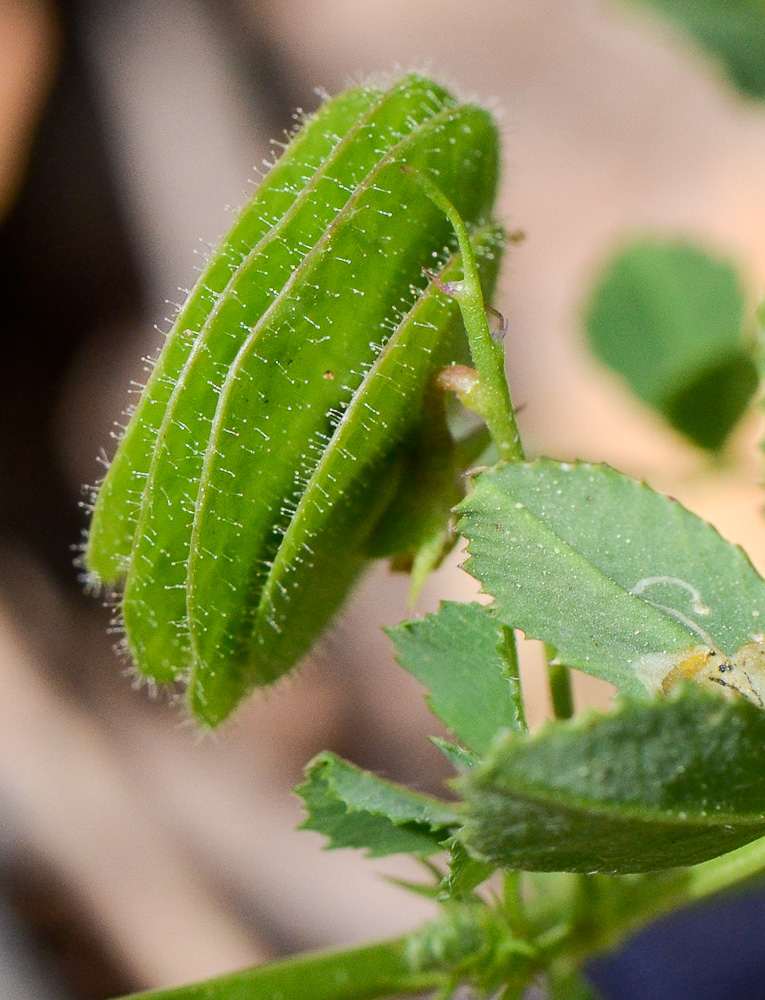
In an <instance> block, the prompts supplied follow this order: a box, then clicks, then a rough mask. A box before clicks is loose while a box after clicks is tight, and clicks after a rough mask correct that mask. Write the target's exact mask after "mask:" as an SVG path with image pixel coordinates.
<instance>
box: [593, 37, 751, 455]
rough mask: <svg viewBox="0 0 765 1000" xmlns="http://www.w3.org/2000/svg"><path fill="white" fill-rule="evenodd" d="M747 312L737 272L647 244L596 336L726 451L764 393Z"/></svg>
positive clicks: (623, 272)
mask: <svg viewBox="0 0 765 1000" xmlns="http://www.w3.org/2000/svg"><path fill="white" fill-rule="evenodd" d="M764 55H765V50H764ZM745 305H746V303H745V299H744V293H743V291H742V289H741V286H740V283H739V279H738V276H737V274H736V271H735V269H734V268H733V267H732V265H730V264H729V263H727V262H725V261H722V260H717V259H716V258H714V257H711V256H709V255H708V254H707V253H705V252H704V251H702V250H700V249H699V248H698V247H694V246H691V245H690V244H687V243H670V242H666V241H660V240H652V239H645V240H642V241H640V242H637V243H634V244H632V245H631V246H628V247H626V248H625V249H623V250H621V251H620V252H619V253H617V255H616V256H615V257H614V258H613V259H612V260H611V261H610V262H609V264H608V265H607V267H606V269H605V272H604V273H603V275H602V276H601V278H600V280H599V282H598V284H597V287H596V288H595V290H594V293H593V295H592V298H591V301H590V303H589V307H588V310H587V316H586V325H587V332H588V335H589V340H590V344H591V346H592V349H593V351H594V352H595V354H596V355H597V357H598V358H599V359H600V360H601V361H602V362H604V364H606V365H608V366H609V367H610V368H612V369H613V370H614V371H616V372H617V373H618V374H619V375H621V376H622V377H623V378H624V379H625V381H626V382H627V384H628V385H629V386H630V388H631V389H632V391H633V392H634V393H635V395H637V396H638V398H639V399H641V400H642V401H643V402H644V403H647V404H648V405H649V406H651V407H652V408H653V409H654V410H656V411H657V412H658V413H660V414H661V415H662V416H663V417H664V418H665V419H667V420H668V421H669V422H670V423H671V424H672V426H673V427H675V428H676V429H677V430H679V431H681V432H682V433H683V434H685V435H687V436H688V437H689V438H690V439H691V440H692V441H694V442H695V443H696V444H698V445H700V446H701V447H702V448H706V449H709V450H711V451H716V450H718V449H719V448H721V447H722V445H723V444H724V443H725V439H726V438H727V436H728V434H729V433H730V431H731V430H732V429H733V427H734V426H735V424H736V422H737V421H738V419H739V418H740V417H741V415H742V414H743V413H744V411H745V410H746V408H747V405H748V403H749V401H750V400H751V398H752V395H753V394H754V392H755V390H756V388H757V381H758V376H757V367H756V363H755V357H754V345H753V344H752V343H750V342H748V341H747V340H746V339H745V336H744V332H743V324H744V313H745Z"/></svg>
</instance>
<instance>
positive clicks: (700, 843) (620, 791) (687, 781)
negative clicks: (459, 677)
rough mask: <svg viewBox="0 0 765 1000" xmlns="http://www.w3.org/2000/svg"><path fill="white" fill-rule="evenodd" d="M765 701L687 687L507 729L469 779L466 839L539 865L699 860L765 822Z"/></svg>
mask: <svg viewBox="0 0 765 1000" xmlns="http://www.w3.org/2000/svg"><path fill="white" fill-rule="evenodd" d="M763 745H765V713H763V712H762V711H761V710H760V709H759V708H757V707H755V706H754V705H752V704H751V703H750V702H748V701H747V700H746V699H743V698H742V699H738V700H737V701H735V702H729V701H726V700H724V699H722V698H720V697H719V696H718V695H715V694H714V693H712V692H705V691H701V690H698V689H696V688H691V687H684V688H683V689H681V690H680V691H679V692H676V693H675V694H673V695H672V696H671V697H670V698H666V699H659V700H656V701H653V702H650V703H644V702H634V701H625V702H623V703H621V704H620V705H619V706H618V709H617V710H616V711H614V712H613V713H612V714H609V715H605V716H596V715H594V714H593V713H588V714H587V715H586V716H584V717H580V718H579V719H578V720H576V721H574V722H569V721H566V722H556V723H550V724H548V725H547V726H545V727H544V728H543V729H542V730H540V731H539V732H538V733H537V734H535V735H534V736H527V735H523V734H511V735H507V736H505V737H503V738H501V739H500V740H499V741H498V743H497V744H496V745H495V746H494V747H493V749H492V751H491V753H490V754H489V755H488V756H487V757H486V758H485V760H484V761H483V762H482V763H481V764H480V765H479V766H478V767H477V768H474V769H473V770H472V771H470V772H468V773H467V774H466V775H465V776H463V777H462V778H460V779H459V781H458V787H459V789H460V791H461V793H462V794H463V795H464V798H465V802H466V805H465V810H464V816H465V826H464V828H463V830H462V831H461V832H460V834H459V836H460V839H461V840H463V842H464V843H465V844H466V845H467V847H468V848H469V849H470V850H471V851H473V852H474V853H476V854H477V856H478V857H480V858H482V859H483V860H486V861H490V862H493V863H495V864H498V865H501V866H504V867H507V868H520V869H531V870H537V871H561V870H566V871H577V872H603V873H610V874H615V873H628V872H646V871H653V870H658V869H664V868H671V867H675V866H679V865H691V864H696V863H697V862H700V861H705V860H707V859H708V858H712V857H715V856H717V855H719V854H723V853H726V852H727V851H731V850H733V849H734V848H736V847H739V846H741V845H742V844H746V843H748V842H749V841H752V840H755V839H756V838H759V837H761V836H763V834H765V772H764V771H763V768H762V747H763Z"/></svg>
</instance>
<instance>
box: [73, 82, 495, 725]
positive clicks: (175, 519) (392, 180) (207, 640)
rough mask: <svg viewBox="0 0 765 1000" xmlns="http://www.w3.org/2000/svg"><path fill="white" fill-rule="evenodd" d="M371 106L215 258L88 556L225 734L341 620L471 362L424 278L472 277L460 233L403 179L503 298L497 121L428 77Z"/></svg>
mask: <svg viewBox="0 0 765 1000" xmlns="http://www.w3.org/2000/svg"><path fill="white" fill-rule="evenodd" d="M362 91H363V93H362ZM353 94H354V95H355V96H354V97H352V98H351V97H350V96H349V95H342V96H341V98H336V99H335V101H338V102H340V103H339V105H338V106H337V109H336V111H334V112H333V111H332V109H333V108H334V107H335V102H332V101H331V102H329V104H328V105H327V106H326V109H324V110H322V111H320V112H319V114H318V116H317V118H316V119H314V121H313V122H312V123H310V124H309V125H308V129H309V130H311V129H315V130H316V131H314V132H312V133H311V134H312V135H313V136H314V139H315V142H314V143H313V144H309V152H310V151H312V152H313V159H311V160H310V164H309V165H306V164H305V163H304V164H303V166H302V170H303V173H302V174H299V176H298V175H295V176H294V177H292V179H291V180H290V179H289V178H290V177H291V176H292V175H291V174H290V173H289V168H290V164H293V163H294V161H295V160H297V161H301V162H302V160H303V159H304V157H303V155H302V153H300V150H301V149H302V148H303V147H302V145H301V144H302V143H304V142H305V141H306V139H305V135H304V133H299V134H298V137H297V138H296V140H293V142H296V143H297V144H298V150H297V153H295V152H294V151H293V149H292V146H289V147H288V148H287V151H286V152H285V154H284V157H283V160H284V159H285V158H286V163H287V168H288V173H287V179H286V180H285V179H283V180H282V181H279V182H278V183H277V182H275V181H274V180H273V178H274V175H275V174H276V172H277V171H279V170H280V169H281V165H282V162H283V160H280V161H279V163H278V164H277V165H276V166H275V167H274V168H273V169H272V171H271V172H270V173H269V174H268V178H267V179H268V180H269V181H271V185H270V187H271V188H273V189H274V190H276V192H277V193H279V194H280V195H281V192H282V190H283V188H285V187H286V188H287V189H288V190H289V192H290V194H291V196H292V197H291V200H290V199H282V201H280V202H279V209H278V211H277V209H276V208H273V207H272V208H264V207H263V206H261V208H260V209H259V210H258V212H256V213H253V211H252V209H251V208H248V209H245V211H244V213H243V215H242V216H240V220H239V221H238V222H237V224H236V226H235V231H236V229H237V227H240V228H241V227H242V225H243V223H242V222H241V220H242V218H245V217H247V218H249V217H250V216H253V217H256V219H260V221H261V222H263V223H264V224H263V225H262V227H261V228H262V232H261V231H260V230H258V229H257V227H256V226H254V224H253V226H251V227H250V231H248V235H249V236H250V237H251V240H252V242H251V245H250V247H249V249H248V251H247V253H246V254H242V253H238V254H237V253H233V252H232V250H231V249H230V247H231V245H232V244H235V245H236V246H238V247H241V245H242V244H243V242H244V235H241V234H240V235H239V236H237V237H236V238H234V237H233V236H229V237H228V238H227V239H226V240H224V243H223V245H222V247H221V250H220V251H218V253H216V255H214V257H213V261H212V262H211V265H210V267H213V264H214V263H215V262H216V261H217V258H218V257H219V256H220V257H222V258H223V263H222V264H215V266H214V267H213V272H214V275H215V276H216V279H215V281H214V282H213V285H214V288H213V289H212V291H211V290H210V287H212V286H210V282H209V281H208V280H207V275H206V274H205V275H203V276H202V278H201V279H200V283H199V284H198V285H197V287H196V289H195V290H194V292H192V297H191V300H190V302H192V303H194V302H196V306H195V307H194V309H192V313H193V315H194V316H195V317H196V318H197V320H198V322H195V324H191V323H190V321H189V320H188V316H187V313H188V310H189V309H190V308H191V306H190V305H188V304H187V306H185V307H184V310H182V312H181V314H180V316H179V319H178V321H177V323H176V326H175V327H174V329H173V331H172V332H171V334H170V337H169V339H168V342H167V345H166V347H165V350H164V351H163V353H162V355H161V357H160V360H159V362H158V367H157V368H156V369H155V373H154V375H153V377H152V379H151V380H150V383H149V386H148V387H147V390H146V393H145V397H142V399H144V398H148V399H149V400H150V401H149V402H146V403H143V402H142V404H139V409H138V410H137V412H136V417H135V418H134V420H133V421H132V422H131V424H130V426H129V428H128V431H127V432H126V436H125V439H124V440H123V442H122V445H121V446H120V449H119V451H118V453H117V457H116V458H115V462H114V463H113V465H112V467H111V469H110V472H109V473H108V474H107V478H106V480H105V482H104V484H103V486H102V488H101V493H100V494H99V499H98V501H97V504H96V510H95V513H94V526H93V531H92V534H91V544H90V548H89V550H88V554H87V557H86V558H87V562H88V565H89V567H90V568H91V569H92V570H93V571H94V572H96V573H99V574H100V575H101V576H103V577H104V579H106V580H107V581H109V582H111V581H113V580H114V578H115V575H119V572H123V573H124V572H125V571H126V580H125V585H124V596H123V605H122V611H123V619H124V626H125V634H126V640H127V646H128V649H129V651H130V653H131V655H132V657H133V659H134V661H135V663H136V665H137V667H138V669H139V670H140V671H141V672H142V673H143V674H144V675H146V676H147V677H150V678H152V679H154V680H156V681H159V682H167V681H172V680H175V679H178V678H181V679H185V680H187V681H188V691H189V699H188V700H189V704H190V706H191V709H192V712H193V713H194V715H195V716H196V718H197V719H198V721H200V722H201V723H203V724H206V725H211V726H212V725H216V724H217V723H218V722H220V721H221V720H222V719H224V718H225V717H226V716H227V715H228V714H229V713H230V712H231V711H232V709H233V708H234V707H235V706H236V704H237V703H238V701H239V700H240V699H241V698H242V697H243V696H244V695H245V694H246V693H247V692H248V691H249V690H250V689H251V688H252V687H253V686H256V685H259V684H265V683H269V682H271V681H273V680H275V679H276V678H277V677H279V676H280V675H281V674H283V673H284V672H285V671H286V670H288V669H289V668H290V667H291V666H292V665H293V664H294V663H295V661H296V660H297V659H298V658H299V657H300V656H301V655H302V654H303V653H305V652H306V651H307V649H308V648H309V647H310V645H311V644H312V642H313V641H314V640H315V638H316V636H317V635H318V633H319V632H320V631H321V630H322V629H323V628H324V627H325V626H326V625H327V623H328V622H329V620H330V619H331V617H332V615H333V614H334V613H335V611H336V610H337V608H338V606H339V604H340V603H341V602H342V600H343V598H344V597H345V594H346V593H347V591H348V589H349V587H350V586H351V584H352V583H353V581H354V580H355V578H356V576H357V575H358V573H359V571H360V570H361V568H362V567H363V565H364V563H365V562H366V560H367V554H366V552H365V545H366V542H367V540H368V538H369V536H370V534H371V533H372V531H373V529H374V526H375V524H376V523H377V521H378V520H379V519H380V518H381V517H382V516H383V514H384V513H385V512H386V508H387V507H388V506H389V505H390V503H391V500H392V498H393V496H394V495H395V492H396V489H397V487H398V480H399V477H400V474H401V469H402V464H403V460H402V455H403V453H404V451H405V447H406V442H407V440H408V439H409V438H410V437H411V436H412V435H416V432H417V427H418V426H419V424H420V422H421V421H422V419H423V418H422V409H423V406H424V401H425V392H426V387H427V385H428V383H429V381H430V378H431V376H432V375H433V373H434V372H435V371H436V370H437V368H438V367H440V366H442V365H443V364H446V363H448V362H449V361H450V360H451V359H452V356H453V354H454V353H457V354H461V352H462V351H463V350H464V348H463V347H461V346H458V345H459V344H460V341H461V340H462V339H463V338H464V333H463V332H462V329H461V323H460V320H459V311H458V308H457V305H456V303H454V302H453V301H452V300H450V299H449V298H448V297H446V296H443V295H442V294H440V293H438V291H437V289H434V288H432V287H428V284H427V278H426V277H425V276H424V275H423V273H422V268H423V266H429V267H431V268H434V269H435V270H436V271H440V272H442V275H443V277H444V278H446V279H447V280H448V279H453V278H456V277H459V276H460V274H461V271H460V267H459V257H458V255H455V253H454V249H453V244H454V240H453V237H452V234H451V231H450V224H449V223H448V221H447V220H446V219H445V218H443V217H442V216H441V214H440V213H439V211H438V210H436V209H435V208H434V206H433V205H432V204H431V203H430V201H429V200H428V198H427V197H426V196H425V195H424V193H423V192H422V190H421V188H420V187H419V185H418V184H417V183H416V180H415V178H414V177H412V176H409V175H407V174H405V173H404V172H403V171H402V170H401V166H402V165H404V164H408V165H409V166H412V167H414V168H416V169H417V170H420V171H425V172H428V173H429V174H430V175H431V176H433V177H434V178H435V179H436V180H437V182H438V184H439V185H442V186H443V189H444V191H445V192H446V193H447V194H448V195H449V197H450V198H452V199H453V200H454V201H455V202H456V203H457V205H458V207H459V209H460V211H461V212H462V213H463V214H464V216H465V218H466V220H467V222H468V223H469V224H470V225H471V226H472V227H473V230H474V240H475V249H476V252H477V254H478V257H479V261H480V266H481V270H482V280H483V281H484V282H485V288H486V291H487V293H489V292H490V290H491V288H492V286H493V283H494V280H495V278H496V273H497V268H498V264H499V260H500V257H501V250H502V244H503V235H502V232H501V230H500V229H499V227H497V226H495V225H492V224H490V223H486V222H485V221H484V220H486V219H487V218H488V216H489V214H490V211H491V205H492V202H493V199H494V193H495V188H496V182H497V171H498V139H497V132H496V127H495V125H494V123H493V121H492V119H491V117H490V116H489V115H488V114H487V112H485V111H483V110H482V109H480V108H477V107H474V106H471V105H457V104H456V102H455V101H454V99H453V98H451V97H450V95H448V94H447V93H446V92H445V91H443V90H442V89H441V88H439V87H438V86H437V85H435V84H433V83H432V82H431V81H429V80H426V79H424V78H422V77H419V76H410V77H405V78H404V79H403V80H401V81H399V82H398V83H397V84H396V85H394V86H392V87H391V88H390V89H389V90H387V91H385V92H380V91H377V90H374V88H362V89H361V91H358V92H356V91H354V92H353ZM351 111H353V114H351ZM354 114H355V118H354V117H353V115H354ZM317 122H318V124H317ZM321 135H323V137H324V138H323V140H321ZM314 147H315V148H314ZM309 166H310V168H311V169H310V170H309ZM293 173H294V171H293ZM301 185H302V187H301ZM269 190H270V189H269ZM262 198H263V196H261V194H260V191H259V192H258V193H257V194H256V196H255V200H256V201H258V200H259V199H260V200H262ZM268 199H269V191H268V190H267V191H266V193H265V202H266V203H269V202H268ZM269 204H270V203H269ZM274 220H276V221H275V222H274ZM265 222H268V223H269V224H268V225H265ZM226 268H228V270H227V271H226ZM208 269H209V268H208ZM224 272H225V273H226V274H227V280H226V282H225V283H224V276H225V275H224ZM208 286H210V287H208ZM218 289H219V290H218ZM197 300H198V301H197ZM205 304H206V305H205ZM205 310H206V311H205ZM203 313H204V315H203ZM197 328H198V329H197ZM160 411H162V412H160ZM155 418H156V419H155ZM152 421H153V425H152V426H153V429H152V428H151V427H149V424H152ZM138 424H140V426H136V427H135V429H134V425H138ZM126 477H127V478H126ZM128 480H129V485H126V483H127V482H128ZM115 497H116V499H113V498H115ZM136 497H140V503H136ZM117 536H119V538H118V537H117ZM120 539H122V541H120ZM128 541H130V546H131V547H130V553H129V559H127V560H126V557H125V550H126V545H127V543H128ZM115 546H116V548H115ZM117 550H119V552H118V551H117ZM102 553H107V554H106V555H104V556H103V558H102V555H101V554H102ZM296 623H297V624H296Z"/></svg>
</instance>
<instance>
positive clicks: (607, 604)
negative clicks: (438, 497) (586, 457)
mask: <svg viewBox="0 0 765 1000" xmlns="http://www.w3.org/2000/svg"><path fill="white" fill-rule="evenodd" d="M459 510H460V512H461V515H462V519H461V521H460V523H459V525H458V528H459V530H460V531H461V532H462V533H463V534H464V535H465V537H466V538H467V539H468V540H469V548H468V551H469V553H470V558H469V560H468V562H467V563H466V568H467V570H468V571H469V572H470V573H471V574H472V575H473V576H475V577H477V578H478V579H479V580H480V581H481V583H482V584H483V588H484V590H485V591H486V592H487V593H488V594H491V595H492V596H493V597H494V603H493V605H491V607H492V608H493V609H494V612H495V614H496V615H497V617H498V618H499V620H500V621H502V622H504V623H505V624H506V625H508V626H511V627H515V628H519V629H522V630H523V631H524V632H525V633H526V635H528V636H529V637H532V638H535V639H542V640H544V641H545V642H548V643H550V645H551V646H553V647H554V648H555V649H556V650H557V651H558V655H559V657H560V659H561V660H562V662H564V663H565V664H566V665H567V666H571V667H576V668H578V669H580V670H583V671H585V672H586V673H590V674H593V675H595V676H597V677H602V678H603V679H604V680H607V681H611V683H613V684H615V685H616V686H617V688H619V689H620V690H621V691H623V692H628V693H631V694H634V695H637V696H643V697H645V696H647V694H648V691H649V690H651V691H654V690H659V689H660V687H661V680H662V678H663V676H665V675H666V674H667V673H668V672H669V670H670V669H671V668H672V666H673V664H674V663H675V662H679V661H677V660H676V658H675V660H673V656H674V655H675V654H682V653H684V652H685V651H688V650H690V649H692V648H694V647H698V646H699V645H701V646H711V645H712V644H714V646H715V647H717V648H718V649H719V650H721V651H722V652H723V653H725V654H726V656H730V657H733V656H734V655H735V654H736V653H737V652H738V651H739V650H740V649H741V648H742V647H743V646H745V645H746V644H748V643H751V642H753V641H755V642H756V641H759V640H761V639H762V636H763V633H762V629H763V624H764V623H765V581H763V579H762V577H760V576H759V575H758V573H757V572H756V571H755V569H754V568H753V566H752V564H751V563H750V562H749V560H748V559H747V557H746V555H745V554H744V553H743V552H742V551H741V549H740V548H738V547H737V546H735V545H731V544H730V543H729V542H726V541H724V540H723V539H722V538H721V537H720V535H719V534H718V533H717V532H716V531H715V529H714V528H712V527H711V526H710V525H709V524H707V523H706V522H704V521H702V520H701V519H700V518H698V517H695V516H694V515H693V514H691V513H689V512H688V511H687V510H685V509H684V508H683V507H682V506H681V505H680V504H679V503H677V501H675V500H671V499H670V498H669V497H666V496H663V495H661V494H659V493H656V492H655V491H654V490H652V489H650V488H649V487H648V486H646V485H645V484H642V483H639V482H636V481H635V480H632V479H629V478H628V477H627V476H624V475H621V474H620V473H618V472H615V471H614V470H613V469H610V468H608V467H607V466H602V465H601V466H597V465H588V464H586V463H576V464H566V463H562V462H553V461H549V460H542V461H538V462H529V463H520V462H519V463H505V464H500V465H497V466H495V467H494V468H492V469H489V470H488V471H486V472H483V473H481V474H480V475H479V476H477V478H476V480H475V489H474V490H473V492H472V493H471V494H470V496H469V497H468V498H467V499H466V500H465V501H463V503H462V504H461V505H460V508H459ZM760 670H761V668H760ZM662 671H663V673H662ZM752 680H753V681H755V680H758V678H755V677H753V678H752Z"/></svg>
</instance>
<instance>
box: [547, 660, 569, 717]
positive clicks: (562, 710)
mask: <svg viewBox="0 0 765 1000" xmlns="http://www.w3.org/2000/svg"><path fill="white" fill-rule="evenodd" d="M545 657H546V659H547V678H548V683H549V685H550V699H551V701H552V710H553V715H554V716H555V718H556V719H570V718H571V717H572V716H573V714H574V695H573V692H572V690H571V672H570V670H569V669H568V667H565V666H564V665H563V664H562V663H553V662H552V661H553V660H554V659H555V658H556V651H555V650H554V649H553V647H552V646H550V645H549V644H548V643H545Z"/></svg>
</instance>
